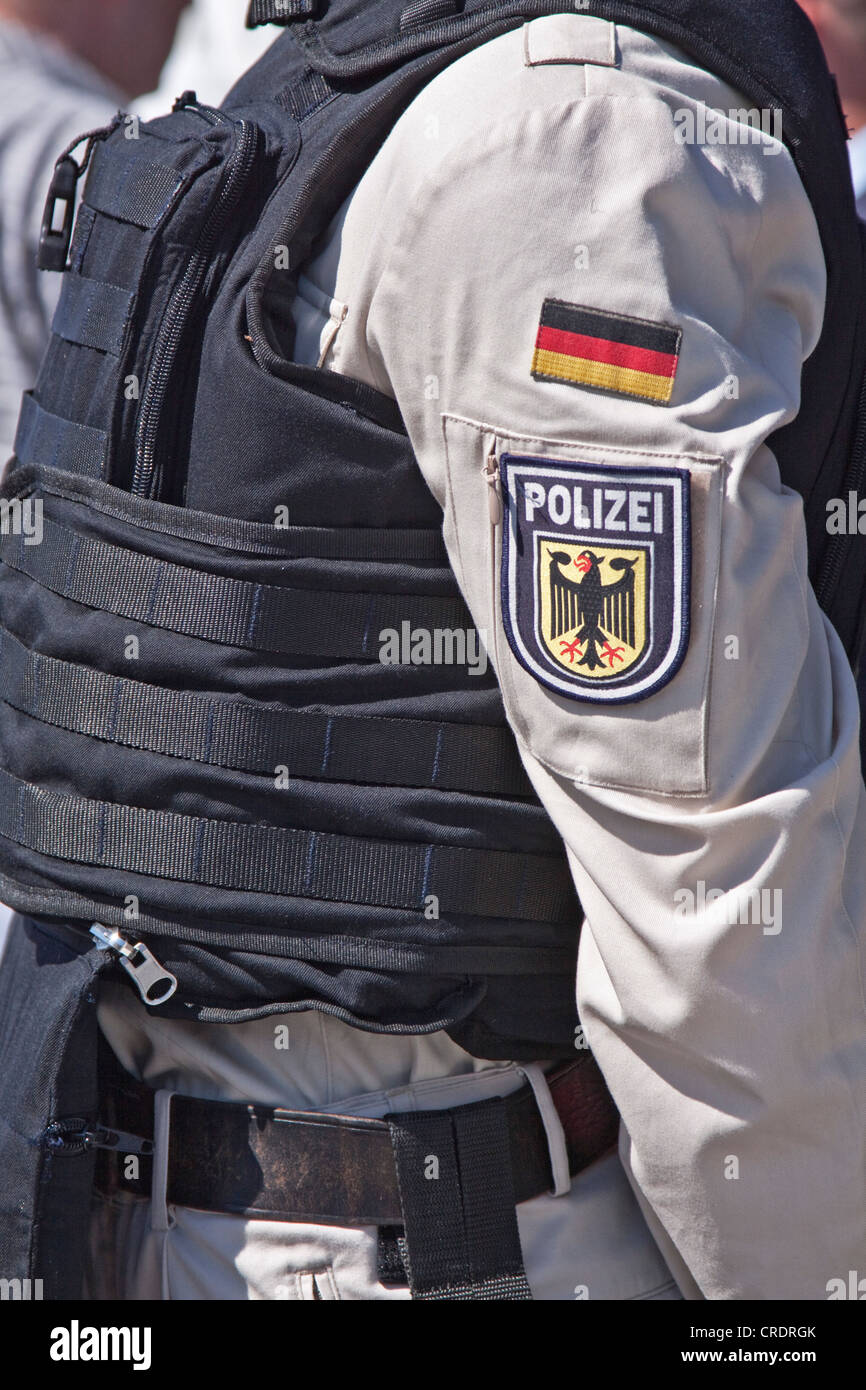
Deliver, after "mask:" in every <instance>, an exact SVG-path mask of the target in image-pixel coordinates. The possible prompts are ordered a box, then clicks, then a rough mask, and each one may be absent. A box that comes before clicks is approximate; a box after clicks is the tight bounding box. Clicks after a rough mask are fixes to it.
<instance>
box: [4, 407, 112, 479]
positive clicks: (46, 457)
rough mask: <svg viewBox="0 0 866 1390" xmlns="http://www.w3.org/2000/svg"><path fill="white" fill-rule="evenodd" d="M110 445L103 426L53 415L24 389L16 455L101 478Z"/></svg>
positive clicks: (27, 460)
mask: <svg viewBox="0 0 866 1390" xmlns="http://www.w3.org/2000/svg"><path fill="white" fill-rule="evenodd" d="M107 449H108V435H107V434H106V433H105V431H104V430H98V429H94V428H93V426H91V425H78V424H76V423H75V421H74V420H64V419H62V418H61V416H59V415H51V414H49V412H48V411H47V410H43V409H42V406H41V405H39V404H38V402H37V401H36V400H35V399H34V397H33V393H32V392H31V391H25V393H24V395H23V396H22V398H21V414H20V416H19V419H18V430H17V432H16V435H15V455H16V457H17V458H18V459H20V461H21V462H22V463H36V464H44V465H46V466H47V467H53V468H62V469H63V470H64V471H65V472H67V473H83V474H84V475H85V477H87V478H101V477H102V474H103V471H104V467H105V457H106V452H107Z"/></svg>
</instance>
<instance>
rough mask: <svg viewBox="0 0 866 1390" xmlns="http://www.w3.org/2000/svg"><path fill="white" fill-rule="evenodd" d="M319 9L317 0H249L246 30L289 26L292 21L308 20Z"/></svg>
mask: <svg viewBox="0 0 866 1390" xmlns="http://www.w3.org/2000/svg"><path fill="white" fill-rule="evenodd" d="M318 9H319V0H250V7H249V9H248V10H247V28H248V29H256V28H258V26H259V25H260V24H289V23H291V21H292V20H293V19H310V18H312V17H313V16H314V15H315V14H316V13H317V12H318Z"/></svg>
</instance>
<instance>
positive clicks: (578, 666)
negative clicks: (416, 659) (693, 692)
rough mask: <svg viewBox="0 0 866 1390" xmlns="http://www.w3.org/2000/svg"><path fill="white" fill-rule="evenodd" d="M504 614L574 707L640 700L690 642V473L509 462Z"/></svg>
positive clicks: (518, 643) (508, 458)
mask: <svg viewBox="0 0 866 1390" xmlns="http://www.w3.org/2000/svg"><path fill="white" fill-rule="evenodd" d="M499 466H500V475H501V479H502V493H503V500H504V503H505V513H506V515H505V524H504V526H503V541H502V547H503V548H502V581H501V582H502V614H503V622H504V624H505V631H506V633H507V636H508V641H509V644H510V646H511V649H512V651H513V652H514V655H515V656H516V657H517V659H518V661H519V662H520V663H521V665H522V666H525V667H526V669H527V671H530V672H531V673H532V675H533V676H535V677H536V678H537V679H538V680H539V681H541V683H542V684H543V685H546V686H547V687H548V688H549V689H550V690H555V691H556V692H557V693H558V694H560V695H567V696H570V697H571V698H572V699H574V700H590V701H595V702H597V703H600V704H601V703H608V704H613V703H622V702H625V701H628V700H641V699H643V698H644V697H645V696H647V695H651V694H652V693H653V691H655V690H658V689H659V688H660V687H661V686H663V685H665V684H667V682H668V681H669V680H670V679H671V677H672V676H673V675H674V674H675V672H676V671H677V670H678V669H679V666H680V665H681V663H682V660H683V657H684V656H685V653H686V648H687V646H688V634H689V575H690V548H689V520H690V515H689V475H688V472H687V471H685V470H683V469H679V468H617V467H612V466H610V467H609V466H607V465H599V464H592V463H571V462H564V461H560V460H556V459H538V458H521V457H518V456H517V455H514V454H503V455H502V456H501V458H500V460H499Z"/></svg>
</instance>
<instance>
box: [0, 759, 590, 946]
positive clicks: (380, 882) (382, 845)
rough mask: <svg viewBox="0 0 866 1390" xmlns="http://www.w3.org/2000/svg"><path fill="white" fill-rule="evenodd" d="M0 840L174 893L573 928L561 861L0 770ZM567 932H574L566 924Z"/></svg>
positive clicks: (568, 888) (572, 909)
mask: <svg viewBox="0 0 866 1390" xmlns="http://www.w3.org/2000/svg"><path fill="white" fill-rule="evenodd" d="M0 835H2V836H3V837H5V839H7V840H11V841H12V842H13V843H14V844H17V845H22V846H24V847H26V848H27V849H30V850H33V851H34V852H35V853H37V854H44V855H48V856H50V857H52V858H55V859H64V860H67V861H71V862H73V863H78V864H90V865H93V866H96V867H101V868H108V869H120V870H122V871H123V872H125V873H130V874H143V875H146V876H148V877H151V878H160V879H173V880H175V881H177V882H180V883H201V884H208V885H210V886H211V887H215V888H227V889H233V890H236V891H239V892H249V893H274V894H279V895H282V896H285V897H305V898H320V899H323V900H325V901H328V902H344V903H363V904H365V905H368V906H379V907H393V908H403V909H410V910H414V911H419V912H420V911H423V910H424V907H425V900H426V899H427V898H428V896H429V895H430V894H433V895H434V896H436V897H438V899H439V909H440V912H442V913H443V914H445V913H448V914H456V913H465V914H467V915H469V916H478V917H502V918H506V919H512V920H514V919H517V920H524V921H538V922H569V921H573V920H574V914H575V903H574V897H573V893H572V888H571V879H570V876H569V873H568V869H567V867H566V864H565V861H564V860H563V859H561V858H560V857H559V856H552V855H541V854H517V853H515V852H513V851H503V850H485V849H468V848H464V847H463V846H458V845H442V844H437V845H431V844H420V843H416V842H414V841H413V842H407V841H401V840H369V839H362V838H361V837H360V836H349V835H332V834H327V833H324V832H321V831H313V830H287V829H283V828H281V827H277V826H269V825H251V824H248V823H246V822H240V821H229V820H206V819H204V818H202V817H198V816H182V815H177V814H175V813H174V812H171V811H150V810H144V809H143V808H141V807H138V806H119V805H116V804H115V803H113V802H107V801H90V800H86V799H85V798H83V797H80V796H68V795H66V794H64V793H61V792H55V791H50V790H48V789H46V788H44V787H38V786H35V785H33V784H32V783H29V782H22V781H20V780H19V779H18V778H17V777H13V776H11V775H10V774H9V773H8V772H4V771H2V770H0ZM576 925H577V924H576V923H575V926H576Z"/></svg>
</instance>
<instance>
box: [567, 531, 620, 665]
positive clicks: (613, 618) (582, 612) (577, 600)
mask: <svg viewBox="0 0 866 1390" xmlns="http://www.w3.org/2000/svg"><path fill="white" fill-rule="evenodd" d="M572 563H574V565H575V566H576V567H577V569H578V570H580V572H581V573H582V575H583V579H572V578H571V576H570V575H569V574H564V573H563V570H562V566H563V565H567V566H569V568H570V567H571V565H572ZM603 564H607V565H608V566H609V567H610V569H612V570H615V571H620V573H619V577H618V578H617V579H614V580H613V581H612V582H611V583H610V584H605V583H604V582H603V581H602V575H601V566H602V565H603ZM636 564H637V557H635V558H634V559H633V560H627V559H624V558H621V557H617V558H616V559H614V560H605V559H603V558H602V559H599V557H598V556H597V555H596V554H594V552H593V551H591V550H583V551H581V553H580V554H579V555H578V556H577V558H576V559H575V560H574V561H573V562H572V558H571V556H570V555H569V554H568V552H567V551H564V550H555V551H554V552H553V553H552V555H551V557H550V615H551V617H550V625H551V633H550V640H551V641H555V640H556V639H557V638H558V637H561V636H562V634H563V633H568V632H572V631H573V630H574V629H575V628H579V631H578V633H577V635H576V636H575V638H574V640H573V642H570V643H569V642H562V643H561V644H560V645H561V646H562V648H563V653H562V654H563V656H566V655H567V656H568V657H569V659H570V661H571V662H572V663H573V662H574V660H575V658H577V664H578V666H585V667H586V668H587V670H589V671H594V670H595V669H596V668H598V667H602V668H604V666H605V661H604V659H603V658H604V657H606V658H607V662H608V665H609V666H610V667H613V666H614V662H615V661H617V660H620V661H621V660H622V648H616V647H612V646H611V639H613V640H617V641H620V642H625V643H627V644H628V646H630V647H634V645H635V613H634V609H635V574H634V569H635V565H636ZM581 648H582V649H583V650H581Z"/></svg>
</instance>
